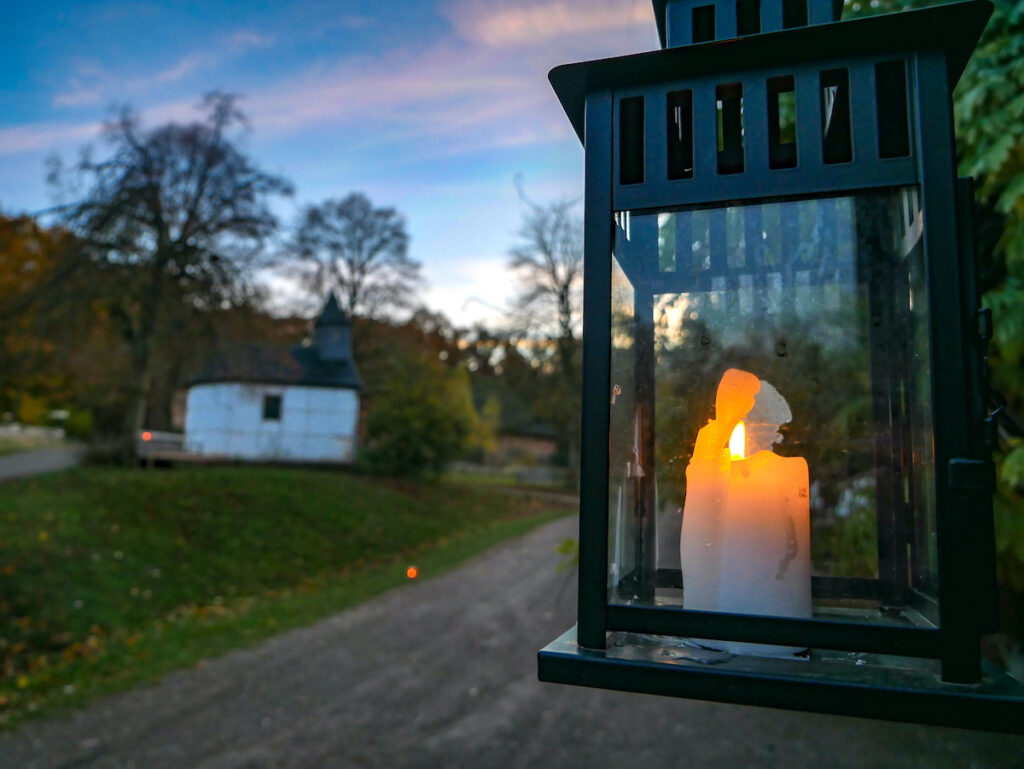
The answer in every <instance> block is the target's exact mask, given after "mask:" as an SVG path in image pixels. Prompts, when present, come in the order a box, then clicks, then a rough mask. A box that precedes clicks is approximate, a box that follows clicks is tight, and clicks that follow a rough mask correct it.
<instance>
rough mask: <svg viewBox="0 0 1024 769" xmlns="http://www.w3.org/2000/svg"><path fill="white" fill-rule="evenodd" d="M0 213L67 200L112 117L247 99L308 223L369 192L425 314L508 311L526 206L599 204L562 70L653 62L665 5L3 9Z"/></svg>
mask: <svg viewBox="0 0 1024 769" xmlns="http://www.w3.org/2000/svg"><path fill="white" fill-rule="evenodd" d="M0 39H2V40H3V45H0V209H2V210H3V211H4V212H5V213H8V214H9V213H17V212H22V211H37V210H40V209H42V208H44V207H46V206H47V205H48V204H49V203H50V198H49V193H48V190H47V189H46V186H45V184H44V160H45V158H46V157H47V156H48V155H50V154H52V153H54V152H56V153H58V154H60V155H62V156H63V157H64V158H66V159H71V158H73V156H74V154H75V153H76V151H77V148H78V147H79V146H81V145H82V144H85V143H88V142H93V143H95V142H96V141H97V131H98V128H99V125H100V124H101V122H102V121H103V120H104V119H105V118H106V117H107V116H108V115H109V109H110V106H111V105H112V104H114V103H130V104H132V105H133V106H135V107H136V108H137V109H138V110H139V111H140V112H141V114H142V116H143V120H144V122H145V123H146V124H147V125H155V124H158V123H161V122H165V121H167V120H182V121H184V120H189V119H192V118H194V117H195V112H194V108H195V104H196V103H197V101H198V99H199V97H200V96H201V95H202V94H203V93H205V92H207V91H210V90H212V89H221V90H226V91H231V92H236V93H239V94H241V95H242V96H243V97H244V98H243V101H242V107H243V109H244V110H245V111H246V112H247V113H248V115H249V119H250V130H249V132H248V134H247V136H246V137H245V140H244V141H245V144H246V147H247V149H248V150H249V151H250V152H251V153H252V155H253V156H254V157H256V158H257V160H258V161H259V162H260V163H261V164H262V165H263V166H264V167H265V168H267V169H268V170H271V171H274V172H278V173H282V174H284V175H286V176H288V177H289V178H291V179H292V180H293V181H294V182H295V185H296V188H297V195H296V196H295V198H294V199H293V200H291V201H287V202H285V203H282V204H281V206H280V213H281V215H282V217H283V219H284V220H285V221H286V222H287V221H290V220H291V218H292V217H293V216H294V214H295V212H296V210H297V208H298V206H300V205H301V204H303V203H309V202H317V201H320V200H322V199H324V198H327V197H340V196H344V195H345V194H347V193H348V192H351V191H354V190H361V191H363V192H365V193H366V194H368V195H369V196H370V197H371V199H372V200H373V201H374V202H375V203H377V204H378V205H385V204H386V205H393V206H395V207H397V208H398V209H399V210H401V211H402V212H403V213H404V214H405V216H406V218H407V221H408V225H409V231H410V234H411V236H412V244H411V254H412V256H413V257H414V258H416V259H418V260H420V261H422V262H423V264H424V272H425V275H426V277H427V280H428V281H429V288H428V290H427V292H426V295H425V297H424V298H425V301H426V303H427V304H428V305H429V306H431V307H433V308H435V309H440V310H442V311H444V312H445V313H446V314H448V315H449V316H450V317H452V318H453V319H454V320H456V321H458V322H461V323H467V322H470V321H472V320H474V319H476V318H480V317H488V316H491V311H489V310H487V309H486V308H485V307H484V305H482V304H477V303H472V302H470V303H469V304H467V300H469V299H470V297H474V296H475V297H478V298H480V299H482V300H483V301H484V302H486V303H489V304H493V305H498V306H501V305H502V304H503V303H505V302H506V301H507V299H508V297H509V296H510V295H511V292H512V289H513V288H514V281H513V278H512V276H511V275H510V274H509V273H508V272H507V271H506V270H505V267H504V264H505V261H506V254H507V252H508V250H509V248H510V247H511V245H512V244H513V242H514V240H515V231H516V228H517V226H518V222H519V217H520V215H521V207H520V204H519V202H518V200H517V198H516V193H515V189H514V187H513V177H514V175H515V174H516V173H517V172H519V173H522V174H523V175H524V179H525V185H526V189H527V192H528V194H529V195H530V196H531V198H533V199H536V200H540V201H544V200H551V199H555V198H562V197H578V196H579V195H580V194H581V193H582V183H583V181H582V180H583V171H582V169H583V153H582V149H581V148H580V146H579V143H578V141H577V140H576V138H575V136H574V135H573V133H572V131H571V129H570V127H569V124H568V121H567V120H566V119H565V117H564V115H563V113H562V111H561V109H560V107H559V106H558V104H557V102H556V100H555V97H554V95H553V93H552V91H551V89H550V87H549V85H548V83H547V77H546V76H547V72H548V70H549V69H550V68H551V67H553V66H555V65H557V64H561V63H565V62H569V61H578V60H582V59H590V58H600V57H604V56H615V55H620V54H624V53H633V52H637V51H641V50H649V49H651V48H654V47H656V45H657V35H656V32H655V27H654V19H653V13H652V11H651V7H650V2H649V0H415V1H409V0H403V1H402V2H389V3H385V2H364V1H363V0H335V1H334V2H327V1H325V0H297V1H296V0H292V1H291V2H285V1H284V0H203V2H169V1H165V2H150V1H146V0H141V1H139V2H110V0H106V1H105V2H91V3H90V2H81V3H57V2H51V1H50V0H38V2H34V3H19V4H17V5H16V6H15V7H14V8H13V9H11V8H8V9H6V10H5V19H4V34H3V36H2V38H0Z"/></svg>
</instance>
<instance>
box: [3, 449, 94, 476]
mask: <svg viewBox="0 0 1024 769" xmlns="http://www.w3.org/2000/svg"><path fill="white" fill-rule="evenodd" d="M84 456H85V448H84V447H83V446H57V447H55V448H49V449H36V450H35V451H23V452H21V453H18V454H10V455H8V456H6V457H0V483H2V482H3V481H10V480H14V479H15V478H28V477H29V476H31V475H41V474H42V473H52V472H54V471H56V470H64V469H65V468H68V467H74V466H75V465H77V464H79V463H80V462H81V461H82V458H83V457H84Z"/></svg>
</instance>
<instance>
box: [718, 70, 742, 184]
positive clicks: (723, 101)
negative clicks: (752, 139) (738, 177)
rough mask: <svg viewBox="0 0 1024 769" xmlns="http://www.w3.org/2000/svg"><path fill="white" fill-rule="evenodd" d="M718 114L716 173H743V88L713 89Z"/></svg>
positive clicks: (735, 86) (737, 85)
mask: <svg viewBox="0 0 1024 769" xmlns="http://www.w3.org/2000/svg"><path fill="white" fill-rule="evenodd" d="M715 99H716V106H717V108H718V109H717V112H718V173H720V174H738V173H741V172H742V171H743V86H742V85H741V84H740V83H730V84H728V85H720V86H718V87H717V88H716V89H715Z"/></svg>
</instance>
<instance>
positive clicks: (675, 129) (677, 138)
mask: <svg viewBox="0 0 1024 769" xmlns="http://www.w3.org/2000/svg"><path fill="white" fill-rule="evenodd" d="M666 117H667V121H668V134H667V137H666V138H667V139H668V178H669V179H692V178H693V91H690V90H686V91H670V92H669V94H668V98H667V100H666Z"/></svg>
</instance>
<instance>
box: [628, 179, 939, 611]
mask: <svg viewBox="0 0 1024 769" xmlns="http://www.w3.org/2000/svg"><path fill="white" fill-rule="evenodd" d="M919 200H920V198H919V195H918V191H917V188H916V187H906V188H899V189H892V190H884V191H873V192H869V193H860V194H856V195H849V196H837V197H827V198H814V199H797V200H778V201H772V202H763V201H762V202H758V203H754V204H744V205H730V206H721V207H715V208H687V209H677V210H668V211H663V212H644V213H637V212H628V211H623V212H618V213H617V214H616V217H615V219H616V222H615V225H616V226H615V233H616V240H615V251H614V256H613V259H612V306H611V314H612V319H611V320H612V323H611V329H612V330H611V337H612V338H611V382H610V387H611V393H610V398H609V402H610V406H609V408H610V430H611V434H610V444H609V445H610V457H609V459H610V464H609V467H610V472H609V552H608V564H609V568H608V589H609V600H610V601H611V602H613V603H617V604H638V605H656V606H676V607H680V608H686V609H696V610H701V611H721V612H729V613H740V614H762V615H772V616H782V617H799V618H810V617H822V618H841V619H845V620H849V621H863V622H871V623H882V624H897V625H907V624H913V625H922V626H930V625H935V624H937V623H938V611H937V598H936V596H937V574H936V548H935V538H936V534H935V529H936V522H935V498H934V483H935V475H934V474H935V468H934V457H933V454H932V451H933V445H932V444H933V436H932V413H931V391H930V382H931V368H930V360H931V356H930V349H929V332H928V325H929V322H928V296H927V289H926V283H925V265H924V250H923V243H922V215H921V212H920V205H919Z"/></svg>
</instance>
